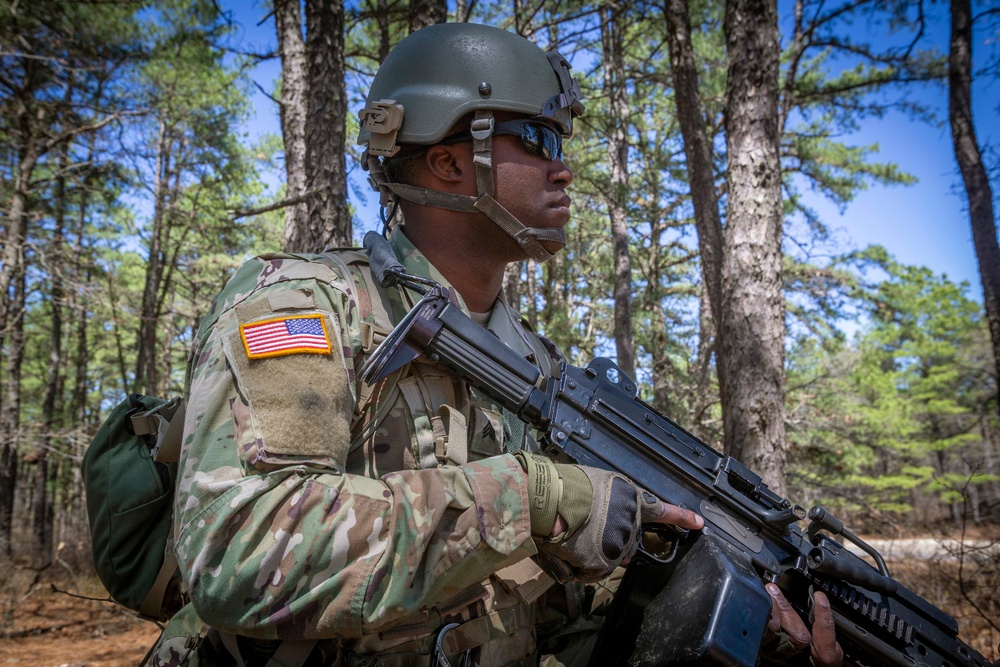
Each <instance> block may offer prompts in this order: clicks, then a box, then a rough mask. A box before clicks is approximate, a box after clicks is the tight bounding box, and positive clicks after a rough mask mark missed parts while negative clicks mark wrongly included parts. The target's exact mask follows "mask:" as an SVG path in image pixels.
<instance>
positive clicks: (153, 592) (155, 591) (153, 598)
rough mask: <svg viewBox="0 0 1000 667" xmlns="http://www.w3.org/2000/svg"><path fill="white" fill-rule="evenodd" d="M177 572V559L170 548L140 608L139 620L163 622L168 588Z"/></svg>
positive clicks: (165, 552)
mask: <svg viewBox="0 0 1000 667" xmlns="http://www.w3.org/2000/svg"><path fill="white" fill-rule="evenodd" d="M175 572H177V557H176V556H174V553H173V550H172V549H170V548H169V547H168V548H167V549H166V550H164V553H163V565H161V566H160V571H159V572H158V573H157V575H156V579H155V580H154V581H153V585H152V587H151V588H150V589H149V592H148V593H147V594H146V597H145V598H144V599H143V601H142V605H140V606H139V618H143V619H146V620H149V621H156V622H159V621H161V620H163V599H164V598H165V597H166V595H167V588H168V587H169V586H170V581H171V580H172V579H173V578H174V573H175Z"/></svg>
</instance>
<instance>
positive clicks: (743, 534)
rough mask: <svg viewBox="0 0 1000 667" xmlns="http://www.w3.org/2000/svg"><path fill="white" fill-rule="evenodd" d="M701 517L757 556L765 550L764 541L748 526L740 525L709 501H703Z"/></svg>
mask: <svg viewBox="0 0 1000 667" xmlns="http://www.w3.org/2000/svg"><path fill="white" fill-rule="evenodd" d="M700 509H701V515H702V516H703V517H705V520H706V521H711V522H712V523H714V524H715V525H716V526H717V527H718V528H719V529H720V530H722V531H724V532H725V533H727V534H728V535H730V536H732V537H735V538H736V539H737V540H739V542H740V544H742V545H743V546H745V547H746V548H747V549H750V551H752V552H754V553H755V554H759V553H760V550H761V549H763V548H764V540H762V539H761V538H760V536H759V535H756V534H754V533H752V532H750V529H748V528H747V527H746V526H744V525H743V524H741V523H738V522H737V521H736V519H734V518H733V517H731V516H729V515H728V514H726V513H725V512H723V511H722V510H721V509H719V508H718V507H716V506H715V505H712V504H711V503H709V502H708V501H707V500H703V501H702V503H701V508H700Z"/></svg>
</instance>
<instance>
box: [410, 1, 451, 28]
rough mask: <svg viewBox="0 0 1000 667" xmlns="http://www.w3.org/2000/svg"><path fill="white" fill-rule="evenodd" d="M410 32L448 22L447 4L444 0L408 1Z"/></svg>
mask: <svg viewBox="0 0 1000 667" xmlns="http://www.w3.org/2000/svg"><path fill="white" fill-rule="evenodd" d="M409 18H410V32H411V33H412V32H416V31H418V30H420V29H421V28H426V27H427V26H429V25H434V24H436V23H444V22H445V21H447V20H448V3H447V2H445V0H410V7H409Z"/></svg>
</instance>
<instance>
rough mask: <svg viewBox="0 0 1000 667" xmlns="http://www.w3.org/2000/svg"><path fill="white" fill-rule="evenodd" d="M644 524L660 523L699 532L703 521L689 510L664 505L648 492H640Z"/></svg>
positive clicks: (668, 504) (703, 523)
mask: <svg viewBox="0 0 1000 667" xmlns="http://www.w3.org/2000/svg"><path fill="white" fill-rule="evenodd" d="M639 495H640V497H641V498H642V520H643V522H644V523H662V524H667V525H671V526H677V527H678V528H685V529H687V530H701V528H703V527H704V525H705V521H704V520H703V519H702V518H701V517H700V516H699V515H698V514H696V513H694V512H692V511H691V510H688V509H684V508H683V507H678V506H677V505H671V504H670V503H665V502H663V501H662V500H660V499H659V498H657V497H656V496H654V495H653V494H652V493H650V492H649V491H640V493H639Z"/></svg>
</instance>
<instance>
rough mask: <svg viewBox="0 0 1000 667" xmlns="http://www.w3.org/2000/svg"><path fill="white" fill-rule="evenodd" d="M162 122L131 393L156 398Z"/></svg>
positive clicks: (163, 197) (165, 173) (164, 154)
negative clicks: (149, 395)
mask: <svg viewBox="0 0 1000 667" xmlns="http://www.w3.org/2000/svg"><path fill="white" fill-rule="evenodd" d="M169 134H170V133H169V130H168V128H167V126H166V122H165V121H164V120H162V119H161V120H160V124H159V132H158V135H157V140H156V184H155V186H154V202H153V226H152V229H151V230H150V235H149V259H148V260H147V262H146V279H145V280H146V282H145V285H144V287H143V291H142V306H141V310H140V316H139V318H140V319H139V351H138V354H137V355H136V362H135V378H134V379H133V381H132V390H133V391H136V392H139V393H147V394H151V395H155V394H156V391H157V387H158V384H159V383H158V381H159V368H158V363H157V359H156V351H157V349H156V348H157V345H156V341H157V334H158V324H159V322H158V321H159V316H158V313H157V308H158V304H159V300H160V299H159V297H160V285H161V283H162V280H163V270H164V267H163V236H164V231H163V229H164V227H165V226H166V220H167V210H166V209H167V206H168V203H169V197H168V194H167V191H168V189H169V179H170V166H169V164H170V137H169Z"/></svg>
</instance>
